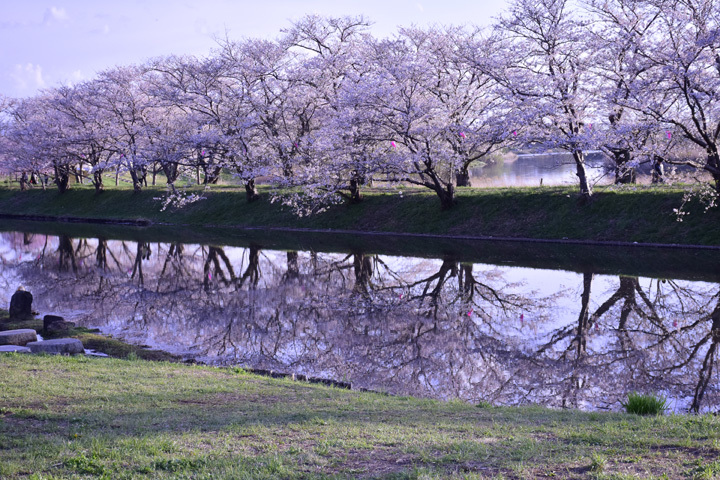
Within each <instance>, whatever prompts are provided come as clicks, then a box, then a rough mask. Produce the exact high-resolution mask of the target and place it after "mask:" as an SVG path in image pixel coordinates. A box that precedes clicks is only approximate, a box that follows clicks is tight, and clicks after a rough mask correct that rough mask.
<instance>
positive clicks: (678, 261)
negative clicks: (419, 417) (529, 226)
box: [0, 224, 720, 412]
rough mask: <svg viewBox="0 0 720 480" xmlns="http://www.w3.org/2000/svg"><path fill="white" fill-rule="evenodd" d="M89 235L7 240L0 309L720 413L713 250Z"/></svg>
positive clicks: (359, 380) (182, 339)
mask: <svg viewBox="0 0 720 480" xmlns="http://www.w3.org/2000/svg"><path fill="white" fill-rule="evenodd" d="M78 228H79V227H75V226H72V225H69V226H68V225H65V226H57V227H51V226H48V225H39V226H38V225H37V224H35V225H33V224H27V225H20V226H18V227H14V231H13V229H11V231H6V232H3V233H0V261H1V262H2V263H1V266H0V302H1V303H0V305H3V306H6V305H7V304H8V303H9V299H10V296H11V295H12V293H13V292H14V291H15V290H16V289H17V288H18V287H19V286H21V285H22V286H23V287H24V288H26V289H27V290H29V291H31V292H32V293H33V295H34V298H35V303H34V307H35V309H36V310H38V311H39V312H40V315H45V314H57V315H61V316H64V317H65V318H66V319H67V320H70V321H73V322H76V323H77V324H78V325H82V326H87V327H96V328H99V329H100V330H102V331H103V332H105V333H109V334H112V335H114V336H117V337H119V338H122V339H124V340H126V341H128V342H132V343H135V344H139V345H146V346H148V347H150V348H156V349H162V350H166V351H169V352H173V353H176V354H179V355H182V356H183V357H185V358H188V359H195V360H198V361H201V362H206V363H210V364H215V365H238V366H242V367H247V368H253V369H264V370H272V371H275V372H281V373H288V374H298V375H306V376H308V377H316V378H323V379H331V380H335V381H342V382H347V383H350V384H351V385H352V388H357V389H369V390H375V391H382V392H387V393H390V394H394V395H413V396H420V397H431V398H437V399H443V400H448V399H462V400H464V401H468V402H473V403H480V402H488V403H491V404H494V405H524V404H540V405H545V406H548V407H553V408H563V407H572V408H581V409H585V410H618V409H620V408H621V405H620V403H621V401H622V399H623V398H624V397H625V396H626V395H627V394H628V393H630V392H642V393H655V394H659V395H663V396H665V397H667V399H668V402H669V403H670V405H671V407H672V409H673V410H675V411H679V412H680V411H699V412H708V411H712V412H717V411H718V410H719V409H720V391H719V390H720V389H719V384H718V373H717V372H718V365H717V363H718V353H717V347H718V343H720V283H719V282H720V262H719V260H718V256H719V255H718V252H717V251H702V250H700V251H698V250H693V251H685V250H679V249H676V250H667V249H644V248H625V249H623V248H617V247H616V248H612V249H609V248H600V247H590V246H578V245H564V246H553V245H545V244H520V243H514V242H479V241H475V242H473V241H470V240H462V241H461V240H457V241H449V240H433V239H426V238H408V237H402V238H397V237H376V236H368V237H366V238H365V237H359V236H357V235H355V236H346V237H343V236H331V235H324V236H310V235H305V234H300V233H298V234H293V235H292V236H290V237H288V236H287V235H282V234H280V233H278V232H255V233H253V232H242V233H238V232H237V231H231V230H230V231H225V232H222V233H219V234H217V235H215V234H214V233H212V232H210V233H206V234H204V236H203V235H201V236H194V237H190V238H183V237H184V236H185V237H187V236H189V235H190V234H188V233H187V232H185V234H183V233H182V232H167V231H162V230H157V231H150V230H143V229H129V228H128V229H118V228H115V229H112V230H108V229H106V228H105V229H103V228H99V227H98V228H97V229H94V228H91V227H87V226H83V227H82V229H81V230H78ZM4 308H7V307H4Z"/></svg>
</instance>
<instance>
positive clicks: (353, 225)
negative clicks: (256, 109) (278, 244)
mask: <svg viewBox="0 0 720 480" xmlns="http://www.w3.org/2000/svg"><path fill="white" fill-rule="evenodd" d="M163 193H164V189H163V188H161V187H155V188H150V189H148V190H146V191H144V192H141V193H139V194H134V193H133V192H132V191H130V190H128V189H127V188H125V189H109V190H108V191H106V192H105V193H103V194H100V195H95V193H94V191H93V190H92V188H89V187H87V186H75V187H74V188H73V189H72V190H70V191H68V192H66V193H65V194H62V195H61V194H59V193H57V191H56V190H51V189H49V190H47V191H42V190H40V189H34V190H31V191H27V192H20V191H19V190H17V189H15V188H10V187H2V188H0V214H25V215H46V216H51V217H79V218H94V219H114V220H122V219H126V220H138V219H142V220H147V221H149V222H152V223H172V224H188V225H219V226H229V225H233V226H245V227H278V228H288V227H289V228H307V229H318V230H327V229H331V230H361V231H376V232H399V233H424V234H440V235H469V236H493V237H524V238H541V239H563V238H567V239H578V240H600V241H625V242H638V243H666V244H669V243H678V244H698V245H720V209H717V208H716V209H713V210H711V211H709V212H708V213H702V207H701V206H700V205H699V204H698V203H691V204H690V206H689V208H688V211H689V212H690V214H689V215H687V216H686V217H685V218H684V221H683V222H678V221H677V220H676V216H675V215H674V213H673V209H675V208H677V207H679V206H680V205H681V203H682V195H683V189H682V188H680V187H673V186H637V187H626V188H621V189H613V188H608V187H601V188H598V189H597V190H596V194H595V196H594V199H593V200H592V201H591V202H590V203H589V204H581V203H580V202H578V196H577V192H576V188H573V187H532V188H489V189H475V188H472V189H470V188H467V189H465V188H464V189H460V191H459V193H458V205H457V206H456V207H455V208H453V209H451V210H449V211H442V210H440V208H439V203H438V201H437V199H436V197H435V196H434V195H433V194H432V193H430V192H428V191H427V190H413V189H407V188H406V189H404V194H403V195H399V194H398V193H388V192H383V191H380V190H374V191H369V192H366V195H365V201H364V202H362V203H361V204H359V205H338V206H335V207H333V208H331V209H330V210H329V211H327V212H324V213H322V214H318V215H313V216H311V217H305V218H298V217H297V216H295V215H294V214H293V213H292V211H291V210H290V209H289V208H287V207H282V206H281V205H280V204H279V203H271V202H270V201H269V200H268V198H269V195H268V191H267V190H264V191H263V192H262V193H263V194H264V195H263V200H261V201H259V202H255V203H253V204H247V203H246V202H245V196H244V191H243V190H242V189H239V188H237V187H227V186H216V187H213V188H212V190H211V191H209V192H206V193H205V195H206V197H207V199H206V200H202V201H199V202H197V203H195V204H192V205H190V206H187V207H185V208H183V209H181V210H172V209H169V210H167V211H164V212H161V211H160V207H161V204H160V202H159V201H157V200H154V199H153V198H154V197H159V196H162V194H163Z"/></svg>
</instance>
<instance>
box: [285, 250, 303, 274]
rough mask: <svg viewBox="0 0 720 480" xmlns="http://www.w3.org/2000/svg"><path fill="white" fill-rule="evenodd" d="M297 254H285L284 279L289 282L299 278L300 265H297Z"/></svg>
mask: <svg viewBox="0 0 720 480" xmlns="http://www.w3.org/2000/svg"><path fill="white" fill-rule="evenodd" d="M298 259H299V257H298V252H287V272H286V273H285V279H286V280H291V279H295V278H298V277H299V276H300V265H299V264H298Z"/></svg>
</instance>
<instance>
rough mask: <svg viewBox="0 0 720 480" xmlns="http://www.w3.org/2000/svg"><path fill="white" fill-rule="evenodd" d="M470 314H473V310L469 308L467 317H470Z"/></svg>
mask: <svg viewBox="0 0 720 480" xmlns="http://www.w3.org/2000/svg"><path fill="white" fill-rule="evenodd" d="M472 314H473V310H472V308H471V309H470V311H469V312H468V317H472Z"/></svg>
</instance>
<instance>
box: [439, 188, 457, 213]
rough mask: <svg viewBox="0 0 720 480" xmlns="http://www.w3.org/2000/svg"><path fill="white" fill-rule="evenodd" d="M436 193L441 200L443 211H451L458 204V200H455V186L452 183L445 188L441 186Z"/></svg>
mask: <svg viewBox="0 0 720 480" xmlns="http://www.w3.org/2000/svg"><path fill="white" fill-rule="evenodd" d="M435 193H437V195H438V198H440V208H442V209H443V210H449V209H451V208H452V207H454V206H455V205H456V204H457V200H456V199H455V186H454V185H453V184H452V183H448V184H447V185H445V187H444V188H443V187H442V186H439V188H438V189H436V190H435Z"/></svg>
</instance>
